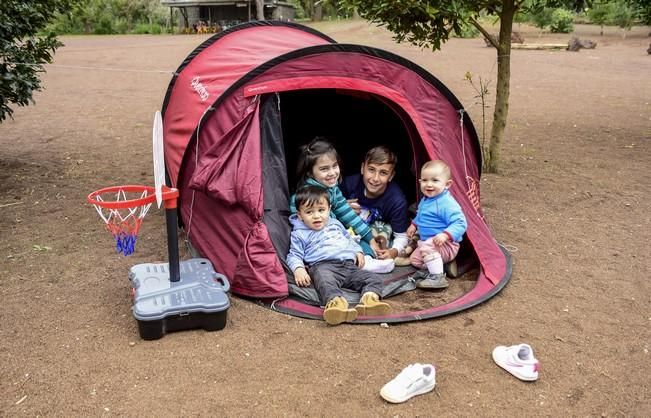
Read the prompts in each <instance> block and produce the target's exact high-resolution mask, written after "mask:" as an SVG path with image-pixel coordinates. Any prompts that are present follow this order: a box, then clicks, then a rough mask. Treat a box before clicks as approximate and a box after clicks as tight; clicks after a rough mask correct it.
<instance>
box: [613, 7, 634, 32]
mask: <svg viewBox="0 0 651 418" xmlns="http://www.w3.org/2000/svg"><path fill="white" fill-rule="evenodd" d="M610 22H611V23H613V24H615V25H617V26H619V27H620V28H622V29H626V30H630V29H631V27H633V23H635V13H634V12H633V9H631V7H630V6H629V5H628V4H627V3H626V2H625V1H623V0H619V1H616V2H615V4H614V5H613V9H612V13H611V15H610Z"/></svg>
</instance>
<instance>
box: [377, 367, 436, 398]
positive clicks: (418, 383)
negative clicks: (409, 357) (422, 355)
mask: <svg viewBox="0 0 651 418" xmlns="http://www.w3.org/2000/svg"><path fill="white" fill-rule="evenodd" d="M435 384H436V369H435V368H434V366H433V365H431V364H420V363H416V364H410V365H409V366H407V367H405V368H404V370H403V371H401V372H400V373H399V374H398V376H396V377H395V378H394V379H393V380H392V381H390V382H389V383H387V384H386V385H384V387H382V390H380V396H382V397H383V398H384V399H385V400H386V401H387V402H391V403H401V402H405V401H407V400H409V399H411V398H413V397H414V396H416V395H422V394H423V393H427V392H430V391H431V390H432V389H434V385H435Z"/></svg>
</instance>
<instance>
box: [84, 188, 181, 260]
mask: <svg viewBox="0 0 651 418" xmlns="http://www.w3.org/2000/svg"><path fill="white" fill-rule="evenodd" d="M161 189H162V190H161V193H160V196H161V198H162V200H163V201H164V202H165V208H166V209H175V208H176V198H177V197H178V196H179V191H178V190H177V189H172V188H169V187H166V186H163V187H162V188H161ZM156 194H157V193H156V188H154V187H150V186H112V187H105V188H103V189H100V190H96V191H94V192H92V193H91V194H89V195H88V202H89V203H91V204H92V205H93V206H95V209H96V210H97V213H98V214H99V216H100V217H101V218H102V220H103V221H104V223H105V224H106V229H108V231H109V232H110V233H111V235H113V237H114V238H115V249H116V250H117V252H118V253H122V254H124V255H125V256H127V255H130V254H132V253H133V252H134V249H135V245H136V239H137V238H138V231H140V226H141V225H142V220H143V219H144V217H145V215H147V212H148V211H149V208H150V207H151V205H152V203H153V202H154V201H155V200H157V199H156V198H157V196H156Z"/></svg>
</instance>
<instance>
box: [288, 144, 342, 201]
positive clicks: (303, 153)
mask: <svg viewBox="0 0 651 418" xmlns="http://www.w3.org/2000/svg"><path fill="white" fill-rule="evenodd" d="M325 154H331V155H333V156H334V157H335V160H337V163H339V166H341V158H339V154H338V153H337V150H336V149H335V147H334V146H333V145H332V143H331V142H330V141H328V140H327V139H326V138H325V137H322V136H317V137H315V138H314V139H313V140H311V141H310V142H309V143H307V144H305V145H301V147H300V148H299V149H298V159H297V162H296V177H297V178H298V187H301V186H303V185H304V184H305V182H306V181H307V179H309V178H310V177H312V168H314V164H316V160H317V159H319V157H321V156H322V155H325ZM297 207H298V206H297Z"/></svg>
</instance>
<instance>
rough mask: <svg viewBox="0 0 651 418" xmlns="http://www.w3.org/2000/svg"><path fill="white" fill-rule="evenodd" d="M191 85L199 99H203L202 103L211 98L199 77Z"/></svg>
mask: <svg viewBox="0 0 651 418" xmlns="http://www.w3.org/2000/svg"><path fill="white" fill-rule="evenodd" d="M190 85H191V86H192V88H193V89H194V91H196V92H197V94H198V95H199V97H201V101H202V102H205V101H206V99H208V96H210V94H209V93H208V89H207V88H206V86H204V85H203V84H201V81H199V77H195V78H193V79H192V81H191V82H190Z"/></svg>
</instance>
